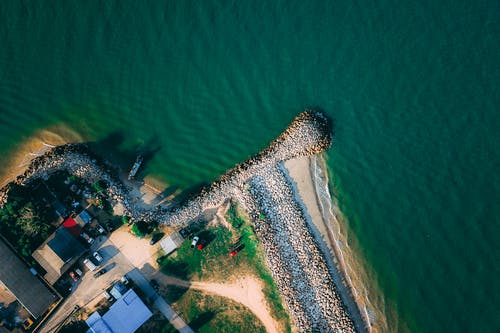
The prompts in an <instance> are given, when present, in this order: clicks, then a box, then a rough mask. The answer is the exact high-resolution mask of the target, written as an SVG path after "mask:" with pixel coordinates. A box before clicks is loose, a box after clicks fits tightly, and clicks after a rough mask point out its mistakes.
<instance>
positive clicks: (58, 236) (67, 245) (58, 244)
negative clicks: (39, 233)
mask: <svg viewBox="0 0 500 333" xmlns="http://www.w3.org/2000/svg"><path fill="white" fill-rule="evenodd" d="M47 245H48V246H49V247H50V248H51V249H52V251H54V252H55V253H56V254H57V255H58V256H59V258H61V260H62V261H63V262H68V261H70V260H71V259H72V258H74V257H79V256H80V255H81V254H82V253H83V251H85V248H84V247H83V245H82V244H80V243H79V242H78V241H77V240H76V239H75V237H73V235H71V233H70V232H69V231H68V230H67V229H66V228H58V229H57V230H56V232H55V235H54V238H52V239H51V240H50V241H49V242H48V243H47Z"/></svg>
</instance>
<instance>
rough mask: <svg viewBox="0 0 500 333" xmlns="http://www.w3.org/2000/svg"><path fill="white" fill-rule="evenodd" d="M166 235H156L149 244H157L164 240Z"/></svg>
mask: <svg viewBox="0 0 500 333" xmlns="http://www.w3.org/2000/svg"><path fill="white" fill-rule="evenodd" d="M163 235H164V233H161V232H160V233H159V234H154V235H153V237H152V238H151V241H150V242H149V244H150V245H154V244H156V243H157V242H158V241H159V240H160V239H162V238H163Z"/></svg>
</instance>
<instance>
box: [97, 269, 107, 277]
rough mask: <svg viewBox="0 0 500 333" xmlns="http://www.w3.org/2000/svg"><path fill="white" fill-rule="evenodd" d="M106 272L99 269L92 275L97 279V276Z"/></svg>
mask: <svg viewBox="0 0 500 333" xmlns="http://www.w3.org/2000/svg"><path fill="white" fill-rule="evenodd" d="M107 271H108V270H107V269H106V268H103V269H101V270H100V271H97V272H96V273H95V274H94V278H96V279H97V278H98V277H99V276H101V275H103V274H104V273H106V272H107Z"/></svg>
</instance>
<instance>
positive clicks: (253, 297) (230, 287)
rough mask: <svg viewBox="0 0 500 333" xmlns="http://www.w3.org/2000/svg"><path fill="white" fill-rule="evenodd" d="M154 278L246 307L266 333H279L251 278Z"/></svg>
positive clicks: (257, 283)
mask: <svg viewBox="0 0 500 333" xmlns="http://www.w3.org/2000/svg"><path fill="white" fill-rule="evenodd" d="M155 278H156V279H157V280H158V281H161V282H163V283H165V284H170V285H175V286H180V287H186V288H191V289H197V290H202V291H205V292H208V293H211V294H215V295H219V296H222V297H227V298H230V299H232V300H233V301H236V302H238V303H240V304H243V305H244V306H246V307H247V308H248V309H249V310H250V311H252V313H253V314H254V315H255V316H257V318H259V320H260V321H261V322H262V324H263V325H264V327H265V328H266V331H267V332H268V333H275V332H280V329H279V327H280V325H279V324H278V322H276V320H275V319H274V318H273V317H271V315H270V313H269V308H268V306H267V303H266V300H265V297H264V294H263V293H262V285H261V283H260V282H259V281H258V280H257V279H256V278H253V277H250V276H244V277H241V278H239V279H238V281H237V282H235V283H227V284H226V283H214V282H195V281H193V282H190V281H184V280H181V279H178V278H175V277H172V276H168V275H165V274H163V273H160V272H158V273H156V274H155Z"/></svg>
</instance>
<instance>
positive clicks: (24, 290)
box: [0, 241, 58, 319]
mask: <svg viewBox="0 0 500 333" xmlns="http://www.w3.org/2000/svg"><path fill="white" fill-rule="evenodd" d="M0 281H1V282H2V283H3V284H4V285H5V287H7V289H9V291H10V292H11V293H12V294H13V295H14V296H15V297H16V298H17V300H18V301H19V303H21V304H22V306H23V307H24V308H25V309H26V310H28V312H29V313H30V314H31V316H33V318H35V319H37V318H40V317H41V316H42V315H43V314H44V313H45V311H46V310H47V309H48V308H49V307H50V305H51V304H52V303H54V302H55V301H57V300H58V297H57V296H56V295H55V294H54V293H52V292H51V291H50V289H49V288H48V287H47V286H46V285H45V284H44V283H43V282H42V281H41V280H40V279H39V278H38V277H37V276H36V275H33V273H32V272H31V271H30V268H29V267H28V266H27V265H26V264H25V263H24V262H23V261H22V260H21V259H20V258H19V257H18V256H17V255H16V254H15V253H14V252H13V251H12V250H11V249H10V247H9V246H8V245H7V244H5V243H4V242H3V241H0Z"/></svg>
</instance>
